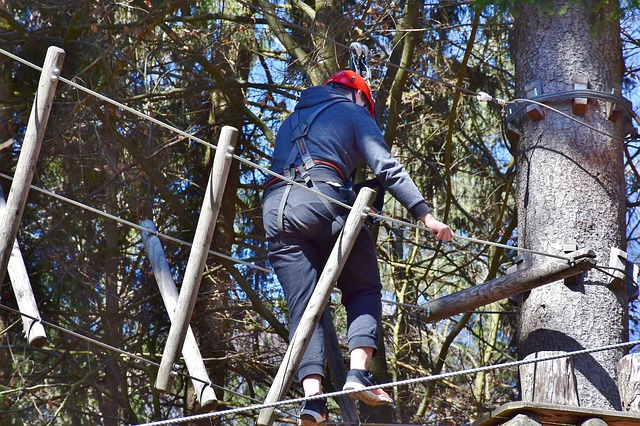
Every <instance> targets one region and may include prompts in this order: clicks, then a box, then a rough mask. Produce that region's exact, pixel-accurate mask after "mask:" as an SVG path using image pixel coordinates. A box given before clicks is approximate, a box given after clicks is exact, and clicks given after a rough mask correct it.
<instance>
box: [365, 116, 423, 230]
mask: <svg viewBox="0 0 640 426" xmlns="http://www.w3.org/2000/svg"><path fill="white" fill-rule="evenodd" d="M358 118H360V117H358ZM359 121H361V122H362V123H360V124H359V125H358V126H356V129H355V140H356V144H357V148H358V150H359V151H360V152H361V153H362V156H363V158H364V160H365V162H366V163H367V165H368V166H369V167H370V168H371V170H372V171H373V173H374V174H375V175H376V176H378V177H379V178H380V180H381V181H382V182H383V183H384V186H385V188H386V189H387V190H388V191H389V192H390V193H391V195H393V196H394V197H395V198H396V199H397V200H398V201H399V202H400V203H401V204H402V205H403V206H404V207H405V208H406V209H407V210H409V212H410V213H411V215H412V216H413V217H414V218H416V219H419V218H421V217H422V216H424V215H426V214H427V213H429V211H430V209H429V207H428V205H427V202H426V201H425V199H424V197H423V196H422V194H421V193H420V191H419V190H418V187H417V186H416V184H415V183H414V182H413V179H411V177H410V176H409V174H408V173H407V171H406V170H405V168H404V167H403V166H402V164H400V163H399V162H398V161H397V160H396V159H395V158H394V157H393V155H392V154H391V151H390V150H389V147H388V146H387V144H386V143H385V141H384V139H383V137H382V133H381V132H380V130H379V129H378V126H377V125H376V123H375V122H374V121H373V120H371V119H370V118H368V119H365V120H363V119H360V120H359Z"/></svg>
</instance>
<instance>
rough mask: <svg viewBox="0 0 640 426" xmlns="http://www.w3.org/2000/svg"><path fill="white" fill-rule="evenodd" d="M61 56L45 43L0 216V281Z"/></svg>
mask: <svg viewBox="0 0 640 426" xmlns="http://www.w3.org/2000/svg"><path fill="white" fill-rule="evenodd" d="M63 60H64V50H62V49H60V48H59V47H53V46H52V47H49V49H48V50H47V56H46V57H45V59H44V65H43V66H42V73H41V74H40V81H39V82H38V90H37V92H36V96H35V100H34V102H33V108H32V109H31V115H30V116H29V123H28V124H27V131H26V133H25V135H24V142H23V144H22V149H21V150H20V157H19V158H18V164H17V165H16V171H15V174H14V177H13V183H12V185H11V190H10V191H9V197H8V198H7V204H6V208H5V209H4V213H3V215H2V218H1V220H0V283H3V282H4V278H5V275H6V273H7V266H8V265H9V258H10V257H11V251H12V248H13V243H14V241H15V240H16V236H17V235H18V228H19V227H20V220H21V219H22V213H23V212H24V206H25V204H26V202H27V195H28V194H29V186H30V185H31V181H32V180H33V174H34V173H35V170H36V163H37V162H38V155H39V154H40V147H41V146H42V140H43V139H44V132H45V130H46V128H47V122H48V121H49V113H50V112H51V105H52V104H53V98H54V96H55V92H56V87H57V85H58V77H59V76H60V69H61V68H62V62H63Z"/></svg>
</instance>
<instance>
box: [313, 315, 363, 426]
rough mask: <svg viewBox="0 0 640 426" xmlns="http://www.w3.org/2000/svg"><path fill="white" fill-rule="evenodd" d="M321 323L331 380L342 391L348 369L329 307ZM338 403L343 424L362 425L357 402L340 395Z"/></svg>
mask: <svg viewBox="0 0 640 426" xmlns="http://www.w3.org/2000/svg"><path fill="white" fill-rule="evenodd" d="M320 321H322V328H323V329H324V351H325V354H326V355H327V363H328V365H329V372H330V373H331V379H332V381H333V384H334V386H335V387H336V390H340V389H342V387H343V386H344V383H345V382H346V381H347V369H346V367H345V366H344V359H343V358H342V350H341V349H340V342H339V341H338V334H337V333H336V328H335V326H334V325H333V320H332V318H331V312H330V311H329V309H328V307H327V309H326V311H325V314H324V315H322V318H321V319H320ZM336 401H337V402H338V406H339V407H340V415H341V417H342V421H343V422H345V423H352V424H360V418H359V416H358V408H357V407H356V402H355V400H354V399H353V398H349V397H348V396H347V395H340V396H338V397H337V398H336Z"/></svg>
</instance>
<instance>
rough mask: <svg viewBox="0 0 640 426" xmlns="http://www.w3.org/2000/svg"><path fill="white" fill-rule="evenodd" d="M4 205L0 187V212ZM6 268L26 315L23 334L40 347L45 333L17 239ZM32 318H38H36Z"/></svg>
mask: <svg viewBox="0 0 640 426" xmlns="http://www.w3.org/2000/svg"><path fill="white" fill-rule="evenodd" d="M5 206H6V202H5V200H4V193H3V192H2V188H0V214H2V212H4V210H5ZM7 270H8V272H9V278H10V279H11V287H12V288H13V294H14V295H15V297H16V302H17V303H18V309H19V310H20V312H22V313H23V314H25V315H27V316H23V317H22V327H23V329H24V335H25V337H26V338H27V341H28V342H29V344H30V345H31V346H33V347H34V348H41V347H43V346H44V345H46V344H47V333H46V331H45V330H44V326H43V325H42V323H41V322H39V321H38V320H39V319H40V311H39V310H38V303H37V302H36V298H35V296H34V295H33V288H32V287H31V281H29V274H28V273H27V268H26V266H25V265H24V260H23V259H22V253H21V252H20V246H19V245H18V240H13V247H12V250H11V256H10V257H9V264H8V266H7ZM34 318H38V320H35V319H34Z"/></svg>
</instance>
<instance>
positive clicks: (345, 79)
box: [324, 70, 375, 117]
mask: <svg viewBox="0 0 640 426" xmlns="http://www.w3.org/2000/svg"><path fill="white" fill-rule="evenodd" d="M329 83H337V84H342V85H345V86H347V87H351V88H352V89H356V90H362V93H364V95H365V96H366V97H367V100H368V101H369V105H367V110H369V113H370V114H371V116H372V117H373V115H374V114H375V111H374V109H373V97H371V89H369V86H368V85H367V82H366V81H364V78H362V76H360V74H358V73H357V72H353V71H350V70H345V71H340V72H337V73H335V74H334V75H332V76H331V77H329V79H328V80H327V81H325V82H324V84H329Z"/></svg>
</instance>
